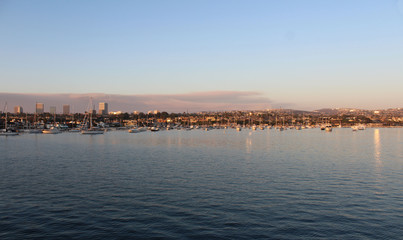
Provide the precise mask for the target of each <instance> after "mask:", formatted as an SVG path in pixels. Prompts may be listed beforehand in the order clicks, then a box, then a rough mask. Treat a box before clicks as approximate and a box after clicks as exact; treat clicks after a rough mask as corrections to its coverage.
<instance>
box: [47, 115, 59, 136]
mask: <svg viewBox="0 0 403 240" xmlns="http://www.w3.org/2000/svg"><path fill="white" fill-rule="evenodd" d="M53 118H54V123H53V126H52V127H50V128H48V129H44V130H42V133H43V134H59V133H62V132H61V131H60V129H59V128H58V127H56V113H55V114H54V116H53Z"/></svg>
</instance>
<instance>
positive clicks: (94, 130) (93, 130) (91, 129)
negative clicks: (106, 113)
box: [81, 98, 105, 135]
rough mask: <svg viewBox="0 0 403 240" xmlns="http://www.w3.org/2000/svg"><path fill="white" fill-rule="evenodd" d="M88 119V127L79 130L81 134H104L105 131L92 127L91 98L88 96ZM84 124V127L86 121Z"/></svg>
mask: <svg viewBox="0 0 403 240" xmlns="http://www.w3.org/2000/svg"><path fill="white" fill-rule="evenodd" d="M89 121H90V127H89V128H85V129H83V130H81V134H85V135H96V134H104V132H105V131H103V130H99V129H98V128H94V127H93V126H92V98H90V112H89ZM85 126H86V127H87V126H88V125H87V123H86V124H85Z"/></svg>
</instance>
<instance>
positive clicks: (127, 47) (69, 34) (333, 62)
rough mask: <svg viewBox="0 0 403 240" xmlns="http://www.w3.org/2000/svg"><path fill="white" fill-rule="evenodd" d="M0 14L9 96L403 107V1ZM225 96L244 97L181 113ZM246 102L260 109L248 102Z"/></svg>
mask: <svg viewBox="0 0 403 240" xmlns="http://www.w3.org/2000/svg"><path fill="white" fill-rule="evenodd" d="M0 7H1V8H0V9H1V10H0V11H1V12H0V13H1V15H0V29H2V32H3V34H2V36H3V37H2V38H1V39H0V52H1V54H2V58H1V59H0V79H1V80H2V83H3V84H2V88H1V91H2V94H1V95H4V94H18V93H21V94H26V95H41V94H42V95H47V94H48V95H52V94H54V95H61V94H66V95H74V94H83V95H91V94H93V95H94V94H95V95H96V94H97V93H101V94H104V95H107V96H113V97H114V98H120V99H121V100H117V101H118V105H119V104H121V105H124V107H123V108H125V107H127V106H126V105H127V103H126V101H127V99H128V98H130V99H140V100H139V102H138V103H135V105H140V104H141V103H144V104H145V106H140V107H137V106H136V107H135V109H139V108H145V109H155V108H159V109H163V108H166V109H167V110H168V111H169V110H170V109H172V111H186V109H188V108H195V109H198V110H199V109H200V110H222V109H220V108H225V109H227V108H231V104H232V105H233V106H234V107H240V108H245V107H251V108H254V109H256V108H261V107H262V105H271V107H292V108H297V109H307V110H313V109H318V108H323V107H353V108H365V109H379V108H389V107H401V106H399V104H401V103H402V102H403V96H402V94H401V89H403V81H402V78H403V68H402V56H403V48H402V47H401V42H402V41H403V1H401V0H398V1H395V0H389V1H337V2H328V1H326V2H323V1H301V2H296V1H254V2H253V3H249V2H246V1H245V2H243V1H220V2H216V1H203V2H186V1H153V2H141V1H113V2H112V1H98V2H96V3H94V2H65V1H60V2H54V1H47V0H43V1H38V2H31V1H2V2H1V4H0ZM73 16H74V17H73ZM217 92H219V93H228V92H230V93H235V94H239V96H232V95H231V96H230V97H228V95H225V94H224V95H223V97H222V98H224V99H225V100H220V101H216V102H215V104H207V103H205V102H208V101H209V100H208V99H206V100H203V101H198V102H197V101H196V102H195V106H191V105H189V104H187V103H186V101H185V104H184V106H182V108H181V109H179V106H178V104H179V103H181V102H182V103H183V101H182V100H181V98H183V96H187V95H192V94H193V93H196V95H197V97H199V96H200V95H202V96H204V97H202V98H209V97H211V96H213V98H215V99H216V98H217V96H216V94H215V93H217ZM199 93H202V94H199ZM246 95H247V96H248V100H250V98H252V99H253V101H252V102H253V104H254V105H253V104H252V103H250V101H247V102H246V103H240V102H239V99H243V98H245V96H246ZM178 99H179V100H178ZM37 100H38V101H42V100H41V99H40V96H38V99H37ZM232 100H234V102H231V101H232ZM0 101H10V100H9V99H7V98H4V97H3V96H1V99H0ZM104 101H105V100H104ZM190 102H193V101H190ZM203 102H204V105H203V104H202V103H203ZM65 103H66V104H68V102H65ZM65 103H63V104H65ZM83 103H84V104H85V103H86V101H84V102H83ZM168 103H171V105H169V104H168ZM49 104H52V103H49ZM15 105H24V107H25V108H26V109H30V108H31V107H30V106H25V105H26V104H22V103H21V104H19V103H16V104H15ZM48 106H50V105H48ZM61 106H62V105H60V106H59V107H58V109H61ZM80 106H81V105H80ZM116 106H117V105H116V104H111V108H112V109H113V110H114V108H115V107H116ZM79 108H81V107H79ZM266 108H267V107H266ZM116 110H118V109H116Z"/></svg>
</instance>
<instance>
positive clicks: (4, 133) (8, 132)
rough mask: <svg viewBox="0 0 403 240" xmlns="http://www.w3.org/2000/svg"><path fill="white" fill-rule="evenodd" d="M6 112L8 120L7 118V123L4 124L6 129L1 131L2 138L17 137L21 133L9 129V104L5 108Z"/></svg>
mask: <svg viewBox="0 0 403 240" xmlns="http://www.w3.org/2000/svg"><path fill="white" fill-rule="evenodd" d="M4 112H6V118H5V120H4V121H5V123H4V129H2V130H1V131H0V136H16V135H18V134H19V133H18V132H17V131H15V130H13V129H11V128H8V126H7V122H8V111H7V102H6V104H5V106H4Z"/></svg>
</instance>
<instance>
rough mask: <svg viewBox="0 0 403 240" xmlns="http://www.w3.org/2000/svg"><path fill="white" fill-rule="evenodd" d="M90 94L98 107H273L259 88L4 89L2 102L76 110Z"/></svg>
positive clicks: (0, 95)
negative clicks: (159, 90) (105, 104)
mask: <svg viewBox="0 0 403 240" xmlns="http://www.w3.org/2000/svg"><path fill="white" fill-rule="evenodd" d="M90 97H91V98H92V99H93V103H94V105H95V107H96V109H97V105H98V103H99V102H108V103H109V110H110V111H124V112H132V111H135V110H136V111H149V110H155V109H158V110H160V111H167V112H184V111H189V112H199V111H225V110H260V109H267V108H270V107H271V103H272V101H271V100H270V99H269V98H267V97H265V96H263V94H262V93H259V92H248V91H210V92H192V93H183V94H144V95H141V94H139V95H119V94H105V93H88V94H76V93H70V94H25V93H0V101H1V102H0V104H4V102H5V101H7V102H8V106H9V111H11V108H13V107H14V106H16V105H21V106H23V108H24V110H25V111H26V112H33V111H34V109H35V102H42V103H44V104H45V111H48V110H49V107H50V106H56V108H57V111H58V112H61V110H62V105H63V104H70V105H71V110H72V111H73V112H84V111H85V110H86V109H89V106H88V103H89V99H90Z"/></svg>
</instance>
